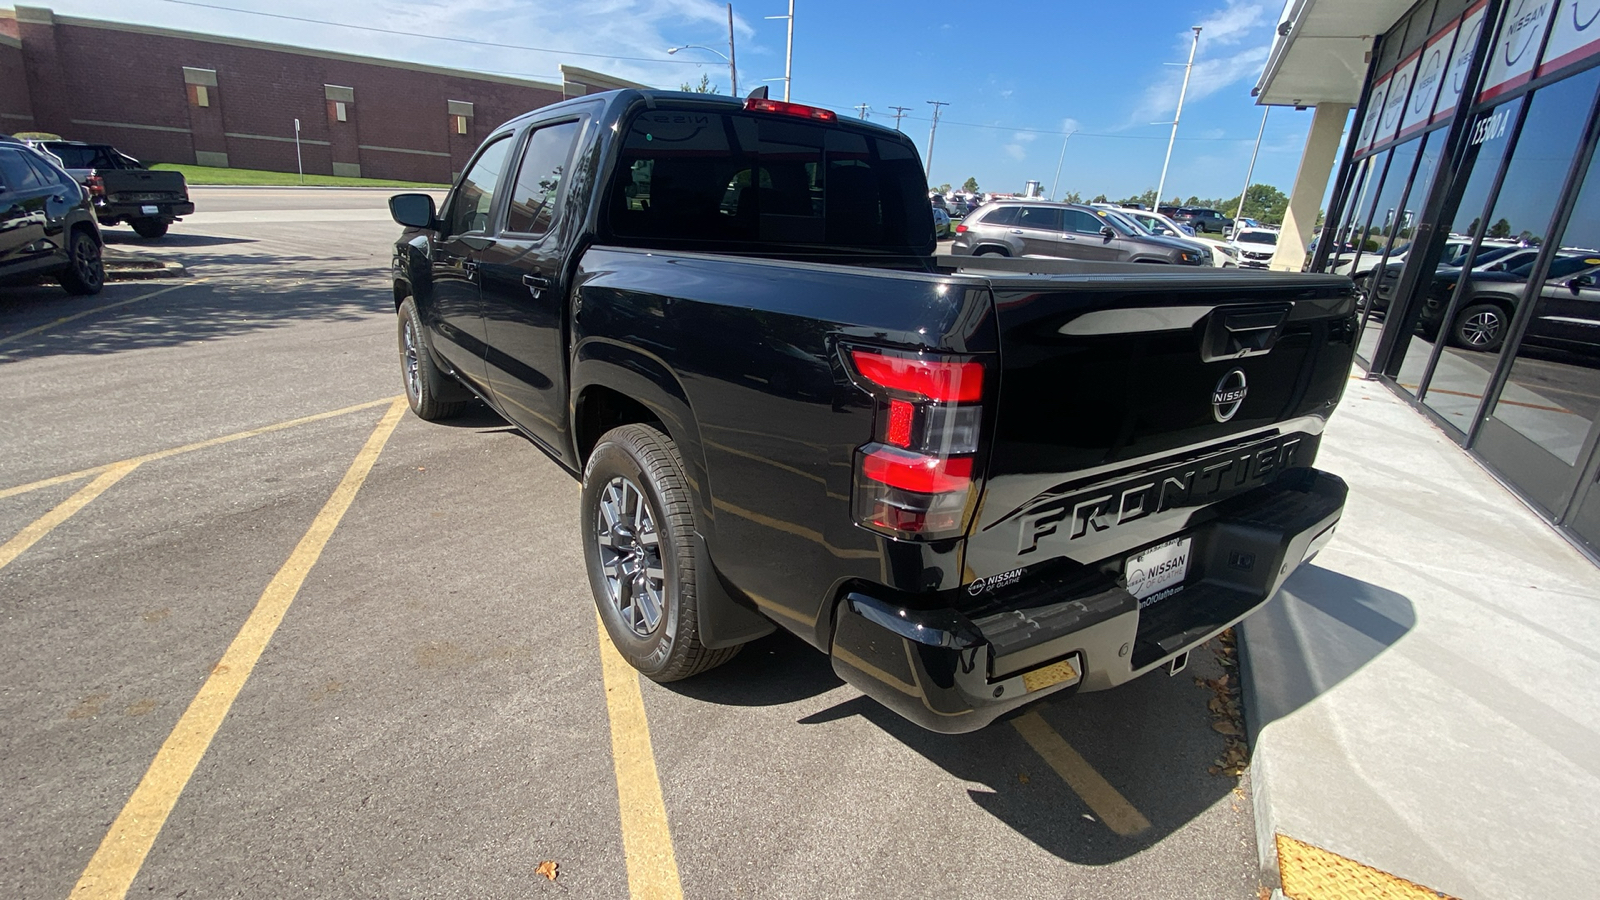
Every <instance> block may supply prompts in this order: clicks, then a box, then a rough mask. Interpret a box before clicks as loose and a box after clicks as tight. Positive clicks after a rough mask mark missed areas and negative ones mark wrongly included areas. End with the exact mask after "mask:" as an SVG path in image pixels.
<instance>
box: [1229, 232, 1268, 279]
mask: <svg viewBox="0 0 1600 900" xmlns="http://www.w3.org/2000/svg"><path fill="white" fill-rule="evenodd" d="M1228 246H1230V247H1232V248H1233V251H1234V253H1235V254H1236V255H1237V256H1238V258H1239V265H1240V266H1241V267H1242V268H1246V269H1265V268H1266V267H1267V264H1268V263H1270V262H1272V254H1274V253H1276V252H1278V232H1276V231H1274V230H1272V229H1270V228H1240V229H1239V230H1238V233H1236V234H1235V235H1234V236H1233V238H1232V239H1231V240H1229V241H1228Z"/></svg>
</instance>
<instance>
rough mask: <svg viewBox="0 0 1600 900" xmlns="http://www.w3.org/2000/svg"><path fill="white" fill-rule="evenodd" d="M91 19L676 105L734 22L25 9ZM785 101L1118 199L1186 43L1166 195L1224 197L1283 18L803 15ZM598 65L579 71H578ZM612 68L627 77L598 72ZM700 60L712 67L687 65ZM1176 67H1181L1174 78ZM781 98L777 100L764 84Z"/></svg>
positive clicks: (1279, 132) (769, 55) (369, 5)
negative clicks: (641, 87) (934, 103)
mask: <svg viewBox="0 0 1600 900" xmlns="http://www.w3.org/2000/svg"><path fill="white" fill-rule="evenodd" d="M34 2H36V3H38V4H39V5H46V6H49V7H51V8H53V9H54V10H55V11H56V12H58V13H61V14H63V15H77V16H90V17H97V18H107V19H116V20H119V21H128V22H136V23H140V24H146V25H157V26H165V27H171V28H183V29H188V30H194V31H204V32H210V33H216V34H226V35H233V36H239V37H249V38H253V39H257V40H267V41H276V42H282V43H291V44H297V45H301V46H309V47H318V48H323V49H331V50H340V51H344V52H350V53H362V54H370V55H374V56H384V57H390V58H397V59H406V60H411V61H415V62H425V63H432V64H437V65H445V66H453V67H458V68H465V69H478V70H483V71H492V72H499V73H505V74H518V75H524V76H529V77H533V78H538V79H543V80H559V76H558V69H557V67H558V66H559V65H560V64H561V63H567V64H570V65H576V66H581V67H583V68H587V69H593V70H596V71H601V72H607V73H611V74H614V75H618V76H621V77H625V78H630V79H634V80H637V81H641V82H644V83H648V84H653V85H659V86H671V87H676V86H677V85H678V84H679V83H681V82H683V81H692V82H698V81H699V79H700V76H701V74H702V73H704V74H708V75H710V76H711V80H712V81H713V83H715V84H717V85H720V86H721V88H722V90H723V91H724V92H726V91H727V85H728V69H727V65H726V63H724V62H723V61H722V60H721V59H718V58H717V57H716V56H714V55H712V54H710V53H707V52H705V51H702V50H684V51H682V52H680V53H679V54H677V55H676V56H668V55H667V54H666V53H665V50H666V49H667V48H668V47H671V46H675V45H681V44H703V45H706V46H708V47H713V48H715V49H717V50H719V51H722V52H726V49H727V40H728V33H727V32H728V28H727V9H726V6H725V5H724V4H723V3H719V2H714V0H448V2H440V0H341V2H338V3H330V2H326V0H194V2H183V3H179V2H174V0H116V2H110V0H54V2H52V0H34ZM795 5H796V11H795V48H794V71H793V79H794V80H793V91H792V99H793V100H795V101H796V102H800V103H811V104H816V105H820V106H828V107H832V108H835V109H837V110H839V111H840V112H841V113H843V114H847V115H857V112H856V110H854V109H853V108H852V107H854V106H855V105H856V104H860V103H866V104H868V105H869V106H870V110H869V113H870V116H871V118H872V119H873V120H874V121H878V122H887V123H892V118H891V117H892V116H893V110H892V109H891V107H893V106H896V105H898V106H905V107H910V112H909V113H908V114H907V116H906V118H905V119H903V120H902V122H901V126H902V128H903V130H905V131H906V132H907V133H908V134H910V135H911V136H912V137H913V138H914V139H915V140H916V142H917V145H918V147H919V148H920V149H921V150H922V152H923V154H924V156H926V153H927V143H928V129H929V124H930V122H929V119H930V111H931V109H932V107H930V106H929V105H928V104H927V102H926V101H928V100H945V101H949V104H950V105H949V106H947V107H945V108H944V113H943V119H942V121H941V123H940V125H939V131H938V136H937V138H936V143H935V147H934V165H933V175H932V178H931V181H932V182H933V183H934V184H938V183H940V182H951V183H953V184H958V185H959V184H960V183H961V182H962V181H964V180H965V179H966V178H967V177H968V176H973V177H976V178H977V179H978V182H979V184H980V185H981V186H982V187H983V188H984V189H985V190H1003V191H1020V190H1021V189H1022V187H1023V183H1024V182H1025V181H1026V180H1028V179H1030V178H1033V179H1039V180H1041V181H1043V182H1044V185H1045V189H1046V190H1047V191H1048V190H1049V189H1050V187H1051V182H1052V180H1053V179H1054V177H1055V172H1056V166H1057V161H1058V160H1059V159H1061V152H1062V142H1063V138H1064V136H1065V132H1067V131H1076V132H1077V133H1076V134H1074V135H1073V136H1072V138H1071V139H1070V140H1069V141H1067V143H1066V155H1065V159H1064V162H1063V163H1062V166H1061V176H1060V182H1061V188H1060V192H1063V193H1064V192H1066V191H1069V190H1076V191H1079V192H1081V193H1082V194H1083V195H1084V196H1085V197H1090V196H1093V195H1094V194H1098V193H1101V192H1104V193H1106V194H1108V195H1110V196H1112V197H1114V198H1115V197H1121V196H1126V195H1129V194H1133V193H1137V192H1139V191H1143V190H1147V189H1150V188H1154V187H1155V186H1156V181H1157V179H1158V178H1159V177H1160V175H1161V164H1162V158H1163V155H1164V154H1165V152H1166V147H1167V136H1168V133H1169V131H1170V128H1169V127H1168V126H1165V125H1157V124H1152V123H1158V122H1167V123H1170V122H1171V121H1172V116H1173V108H1174V106H1175V105H1176V103H1177V96H1178V87H1179V83H1180V82H1181V80H1182V77H1183V65H1182V64H1183V62H1184V60H1185V59H1186V58H1187V56H1188V52H1189V44H1190V36H1191V32H1190V26H1192V25H1200V26H1202V28H1203V30H1202V32H1201V38H1200V46H1199V52H1198V54H1197V56H1196V58H1195V69H1194V75H1193V78H1192V80H1191V82H1190V86H1189V94H1188V98H1187V100H1186V101H1185V103H1184V110H1183V121H1182V124H1181V125H1180V128H1179V131H1178V141H1177V147H1176V149H1175V150H1174V151H1173V157H1172V168H1171V171H1170V172H1169V174H1168V176H1167V190H1166V192H1165V193H1166V194H1167V195H1168V196H1172V195H1181V196H1183V197H1188V196H1190V195H1199V196H1202V197H1226V196H1233V195H1235V194H1237V193H1238V191H1239V188H1240V186H1241V185H1242V184H1243V182H1244V176H1245V169H1246V167H1247V165H1248V164H1249V158H1250V151H1251V147H1252V145H1253V143H1254V141H1255V136H1256V129H1257V127H1258V126H1259V125H1260V122H1261V113H1262V108H1261V107H1258V106H1256V105H1254V102H1253V101H1252V99H1251V97H1250V88H1251V87H1253V86H1254V85H1255V82H1256V79H1257V77H1258V76H1259V75H1260V73H1261V68H1262V66H1263V64H1264V63H1265V61H1266V57H1267V51H1268V49H1269V47H1270V46H1271V42H1272V37H1273V33H1274V30H1275V28H1276V26H1277V23H1278V19H1279V17H1280V15H1281V13H1282V11H1283V4H1282V0H1201V2H1177V0H1120V2H1119V0H1034V2H1009V0H990V2H987V3H982V2H976V0H922V2H916V3H909V2H898V0H875V2H873V0H796V4H795ZM217 7H231V8H234V9H238V10H257V11H265V12H272V13H276V14H278V15H281V16H291V17H301V18H304V19H315V20H321V21H323V22H337V23H347V24H354V25H364V26H371V27H378V28H384V29H389V30H393V31H402V32H414V33H416V34H418V35H424V34H426V35H438V36H445V37H452V38H459V39H464V40H469V41H472V40H476V41H492V42H496V43H500V44H513V45H519V46H521V47H530V48H549V51H554V52H547V51H546V50H531V49H513V48H507V47H486V46H473V45H471V44H468V43H461V42H453V41H443V40H437V39H431V38H426V37H420V36H419V37H411V36H405V35H392V34H378V33H375V32H372V31H362V30H357V29H351V28H342V27H336V26H331V25H325V24H317V23H313V22H305V21H294V20H293V19H285V18H269V17H263V16H257V15H250V14H247V13H242V12H233V11H228V10H226V9H221V8H217ZM786 11H787V0H736V2H735V3H734V13H735V33H736V39H737V56H738V60H739V79H740V88H741V93H745V92H748V91H749V89H750V88H752V87H754V86H755V85H756V84H757V83H759V82H761V81H762V80H764V79H770V78H781V77H782V75H783V57H784V38H785V32H784V29H785V23H784V22H783V21H782V20H768V19H766V18H765V17H766V16H781V15H783V14H784V13H785V12H786ZM579 53H583V54H602V55H592V56H579V55H577V54H579ZM611 55H614V56H615V57H619V58H608V57H609V56H611ZM693 60H703V61H704V62H703V63H696V62H694V61H693ZM1168 63H1172V64H1174V65H1168ZM770 87H771V89H772V91H773V94H774V96H782V89H783V85H782V83H781V81H774V82H771V84H770ZM1310 122H1311V112H1309V111H1305V112H1296V111H1294V110H1291V109H1287V108H1277V109H1274V110H1273V112H1272V114H1271V116H1270V118H1269V120H1268V123H1267V129H1266V135H1265V137H1264V139H1263V141H1262V145H1261V155H1260V158H1259V160H1258V161H1257V163H1256V171H1255V176H1254V178H1252V181H1255V182H1265V183H1268V184H1273V185H1277V186H1278V187H1279V188H1281V189H1283V190H1284V191H1285V192H1287V191H1288V189H1289V186H1290V183H1291V182H1292V180H1293V178H1294V172H1295V166H1296V165H1297V163H1298V161H1299V158H1300V150H1301V147H1302V145H1303V142H1304V139H1305V132H1306V129H1307V128H1308V127H1309V126H1310Z"/></svg>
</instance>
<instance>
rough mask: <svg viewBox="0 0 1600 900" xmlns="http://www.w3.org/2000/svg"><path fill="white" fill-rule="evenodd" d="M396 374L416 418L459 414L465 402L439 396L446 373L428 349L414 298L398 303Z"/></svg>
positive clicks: (435, 420) (446, 379)
mask: <svg viewBox="0 0 1600 900" xmlns="http://www.w3.org/2000/svg"><path fill="white" fill-rule="evenodd" d="M398 312H399V317H400V331H399V338H400V375H401V378H402V379H403V380H404V381H405V385H406V400H407V402H409V403H410V404H411V411H412V412H414V413H416V414H417V418H419V419H423V420H426V421H429V422H437V421H439V420H441V419H448V418H451V417H453V416H457V415H460V413H461V411H462V410H463V409H465V408H466V406H467V404H466V403H465V402H464V401H460V400H441V399H439V398H440V397H441V396H443V395H444V393H445V389H446V387H447V386H448V379H449V378H450V376H449V375H446V374H445V373H444V372H443V371H441V370H440V369H439V367H438V366H437V365H435V364H434V362H433V353H432V351H430V350H429V349H428V343H427V334H428V333H427V331H426V330H424V329H423V327H422V317H421V316H419V315H417V301H416V300H414V299H413V298H411V297H407V298H406V299H405V300H404V302H402V303H401V304H400V309H399V310H398Z"/></svg>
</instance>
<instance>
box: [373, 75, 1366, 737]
mask: <svg viewBox="0 0 1600 900" xmlns="http://www.w3.org/2000/svg"><path fill="white" fill-rule="evenodd" d="M390 209H391V211H392V213H393V214H394V217H395V219H396V221H398V222H399V223H400V224H401V225H404V226H406V228H407V230H406V231H405V233H404V234H403V235H402V236H401V238H400V239H399V241H398V242H397V243H396V245H395V253H394V262H393V288H394V301H395V306H396V309H397V310H398V312H399V323H398V325H399V347H400V360H401V363H402V367H403V371H404V376H405V386H406V393H407V396H408V397H409V398H410V401H411V408H412V409H413V411H415V412H416V413H417V415H419V416H421V417H422V418H424V419H437V418H442V417H445V416H449V415H452V414H455V413H457V412H459V411H460V410H461V408H462V406H463V404H464V403H466V402H468V401H470V400H471V399H472V398H474V397H477V398H480V399H482V400H483V401H484V402H486V403H488V404H489V405H490V406H491V407H493V408H494V409H495V410H496V411H498V412H499V413H500V414H501V415H503V416H504V417H505V418H506V419H507V420H508V421H510V422H511V423H513V424H514V425H515V426H516V427H517V428H518V429H520V430H521V431H522V432H524V433H525V434H526V435H527V436H528V437H529V438H530V439H531V440H532V441H533V442H534V443H536V444H537V445H538V446H539V447H540V448H541V449H542V450H543V451H544V452H545V453H546V454H548V455H549V457H550V458H551V459H553V460H555V461H556V463H558V464H559V465H561V466H563V467H564V468H566V469H567V470H568V471H570V472H571V473H572V474H573V475H575V476H577V477H579V478H581V479H582V484H583V486H582V491H581V501H580V502H581V510H580V513H581V516H580V519H581V523H582V529H583V532H582V543H583V548H584V553H585V557H586V561H587V566H588V572H589V580H590V582H591V587H592V588H593V592H594V595H595V599H596V603H597V605H598V607H599V611H600V615H601V619H602V621H603V622H604V625H605V628H606V630H607V632H608V633H609V634H610V637H611V639H612V641H613V642H614V643H615V645H616V646H617V647H618V649H619V650H620V651H621V652H622V654H623V655H624V656H625V657H626V658H627V659H628V660H629V661H630V662H631V663H632V664H633V665H634V666H635V667H637V668H638V669H639V670H640V671H641V672H643V673H644V674H645V675H647V676H649V677H651V678H654V679H657V680H661V681H667V680H672V679H677V678H682V677H686V676H689V675H693V674H695V673H697V672H701V671H703V670H705V669H708V668H710V667H712V666H715V665H718V664H719V663H721V662H723V661H725V660H727V659H729V658H730V657H732V656H733V654H734V653H735V652H737V650H738V648H739V645H741V644H742V643H744V642H747V641H749V640H752V639H754V638H756V637H759V636H761V635H764V634H766V633H768V632H770V631H771V630H773V628H774V627H775V625H777V626H782V627H783V628H786V629H788V630H789V631H791V632H793V633H794V634H796V635H799V636H800V637H801V638H803V639H804V640H806V641H808V642H809V643H811V644H813V645H815V646H816V647H817V648H818V649H820V650H822V651H824V652H826V653H828V654H829V655H830V656H831V658H832V661H833V667H834V669H835V671H836V672H837V673H838V674H839V675H840V676H841V677H843V678H844V679H845V680H847V681H849V682H850V683H851V684H853V685H856V686H857V687H858V688H859V689H861V690H862V691H863V692H865V693H867V694H869V695H870V696H872V697H874V698H876V699H877V700H879V701H881V702H882V703H884V704H885V705H887V706H889V707H891V708H892V709H894V710H895V711H897V712H899V713H900V714H902V715H904V716H906V717H907V718H909V719H911V720H913V721H915V722H917V723H918V724H921V725H923V726H925V727H927V728H930V729H934V730H937V731H945V732H959V731H970V730H973V729H977V728H981V727H982V726H984V725H985V724H987V723H989V722H990V721H992V720H993V719H994V718H995V717H996V716H998V715H1000V714H1002V713H1004V712H1006V711H1008V710H1010V709H1013V708H1015V707H1017V706H1019V705H1021V704H1023V703H1026V702H1028V701H1030V700H1032V699H1035V698H1037V697H1040V696H1044V695H1046V694H1052V693H1055V692H1059V691H1070V690H1100V689H1105V688H1109V687H1113V686H1115V685H1118V684H1121V683H1123V682H1125V681H1128V680H1129V679H1131V678H1134V677H1136V676H1138V675H1140V674H1143V673H1145V672H1149V671H1152V670H1154V669H1157V668H1163V667H1164V668H1166V669H1167V670H1169V671H1177V670H1178V669H1180V668H1182V665H1183V663H1184V662H1185V661H1186V659H1187V654H1188V652H1189V650H1190V649H1191V648H1193V647H1196V646H1197V645H1198V644H1200V643H1201V642H1203V641H1205V640H1207V639H1209V638H1211V637H1212V636H1213V635H1215V634H1217V633H1218V632H1220V631H1221V630H1223V629H1224V628H1227V627H1228V626H1229V625H1231V624H1233V623H1234V622H1237V621H1238V620H1239V619H1241V618H1243V617H1244V616H1245V615H1247V614H1249V613H1250V612H1251V611H1252V610H1254V609H1256V608H1257V607H1259V606H1260V605H1261V604H1262V603H1264V602H1265V601H1266V600H1267V599H1268V598H1269V597H1271V596H1272V594H1273V593H1274V592H1275V591H1276V590H1277V589H1278V587H1279V586H1280V585H1281V584H1282V583H1283V581H1284V579H1285V578H1287V577H1288V576H1289V574H1290V573H1291V572H1293V571H1294V570H1295V568H1296V567H1297V566H1299V565H1300V564H1301V563H1302V562H1303V561H1304V560H1306V559H1308V558H1309V557H1310V556H1311V555H1312V554H1314V553H1315V552H1316V551H1317V550H1318V549H1320V547H1321V546H1322V545H1323V544H1324V543H1326V541H1327V540H1328V539H1329V538H1330V537H1331V536H1332V533H1333V529H1334V526H1335V524H1336V523H1337V522H1338V521H1339V516H1340V513H1341V510H1342V509H1343V505H1344V499H1345V486H1344V483H1343V482H1342V481H1340V480H1339V479H1338V478H1336V477H1334V476H1332V475H1329V474H1326V473H1323V472H1320V471H1317V470H1316V469H1313V468H1311V463H1312V462H1313V460H1314V458H1315V456H1316V452H1317V445H1318V441H1319V439H1320V436H1321V433H1322V431H1323V426H1324V425H1325V423H1326V422H1327V419H1328V416H1329V415H1330V414H1331V413H1332V412H1333V409H1334V406H1335V404H1336V403H1337V402H1338V400H1339V397H1340V395H1341V394H1342V392H1343V389H1344V385H1345V382H1346V378H1347V373H1348V371H1349V367H1350V362H1351V357H1352V353H1353V349H1354V347H1353V343H1352V342H1353V339H1354V335H1355V325H1356V319H1355V315H1354V302H1355V300H1354V295H1353V292H1352V287H1351V284H1350V282H1349V280H1348V279H1345V278H1342V277H1337V276H1323V275H1300V274H1293V275H1289V274H1276V273H1258V272H1248V273H1235V272H1233V271H1231V270H1229V271H1224V270H1220V269H1219V270H1209V269H1208V270H1204V271H1196V270H1194V269H1188V268H1184V269H1182V270H1180V269H1178V268H1177V267H1166V266H1155V265H1137V264H1120V265H1119V264H1098V263H1083V262H1069V261H1060V260H1035V259H1016V260H1005V259H996V258H991V257H982V258H970V257H961V258H955V257H936V256H933V255H932V253H933V250H934V236H933V222H932V217H931V212H930V208H929V205H928V201H927V186H926V184H925V183H924V179H923V174H922V166H921V163H920V162H919V160H918V158H917V152H916V149H915V147H913V145H912V144H911V142H910V141H909V140H908V139H907V138H905V137H904V136H903V135H901V134H899V133H898V132H896V131H893V130H891V129H886V128H881V127H878V126H875V125H872V124H869V123H866V122H861V121H854V120H841V119H837V118H836V117H835V115H834V113H832V112H830V111H827V110H822V109H815V108H812V107H807V106H801V105H796V104H788V103H780V102H777V101H774V100H767V99H765V98H758V97H752V98H750V99H748V100H746V101H744V102H742V103H740V102H738V101H735V100H731V99H727V98H721V99H718V98H711V97H706V96H704V95H693V94H678V93H666V92H650V91H634V90H624V91H617V92H611V93H604V94H596V95H591V96H587V97H582V98H576V99H573V100H569V101H566V102H564V103H560V104H557V105H555V106H550V107H547V108H544V109H541V110H538V111H535V112H532V113H529V114H527V115H524V116H522V117H520V118H517V119H515V120H513V121H511V122H508V123H506V124H505V125H503V126H501V127H500V128H498V129H496V130H495V131H494V133H493V134H492V136H490V137H489V139H488V140H487V141H486V142H485V143H484V145H483V146H482V147H481V148H480V149H479V150H478V151H477V154H476V156H475V157H474V158H473V161H472V163H471V164H470V165H469V166H468V167H467V168H466V170H465V172H464V174H463V175H462V177H461V179H460V181H459V182H458V183H457V184H456V185H455V187H454V188H453V189H452V191H451V192H450V194H449V196H448V197H447V199H446V200H445V201H444V205H443V207H442V210H439V211H436V210H435V208H434V204H433V200H432V199H431V198H430V197H429V196H427V195H425V194H400V195H397V196H395V197H393V198H392V199H391V200H390Z"/></svg>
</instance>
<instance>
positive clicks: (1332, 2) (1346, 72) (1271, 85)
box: [1251, 0, 1412, 106]
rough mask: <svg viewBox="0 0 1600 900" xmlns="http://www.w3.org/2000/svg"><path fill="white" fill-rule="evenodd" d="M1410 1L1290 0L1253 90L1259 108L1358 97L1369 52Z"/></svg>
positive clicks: (1353, 101)
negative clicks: (1378, 37)
mask: <svg viewBox="0 0 1600 900" xmlns="http://www.w3.org/2000/svg"><path fill="white" fill-rule="evenodd" d="M1411 6H1412V0H1321V2H1318V0H1288V2H1287V3H1286V4H1285V6H1284V10H1283V15H1282V16H1281V17H1279V19H1278V22H1279V25H1278V37H1277V38H1276V39H1274V40H1273V42H1272V53H1271V55H1270V56H1268V57H1267V67H1266V70H1265V71H1263V72H1262V73H1261V80H1260V81H1259V82H1257V83H1256V87H1255V90H1254V91H1252V92H1251V93H1253V94H1254V95H1255V97H1256V103H1258V104H1261V105H1263V106H1316V105H1318V104H1321V103H1345V104H1349V105H1351V106H1354V105H1355V104H1356V101H1357V100H1360V99H1361V84H1362V82H1363V81H1365V80H1366V76H1367V65H1368V63H1369V62H1370V60H1369V59H1368V54H1369V52H1370V51H1371V50H1372V40H1373V38H1374V37H1376V36H1378V35H1381V34H1383V33H1384V32H1386V31H1388V30H1389V29H1390V28H1391V27H1393V26H1394V23H1396V22H1398V21H1400V17H1401V16H1403V15H1405V14H1406V12H1407V11H1408V10H1410V9H1411Z"/></svg>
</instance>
